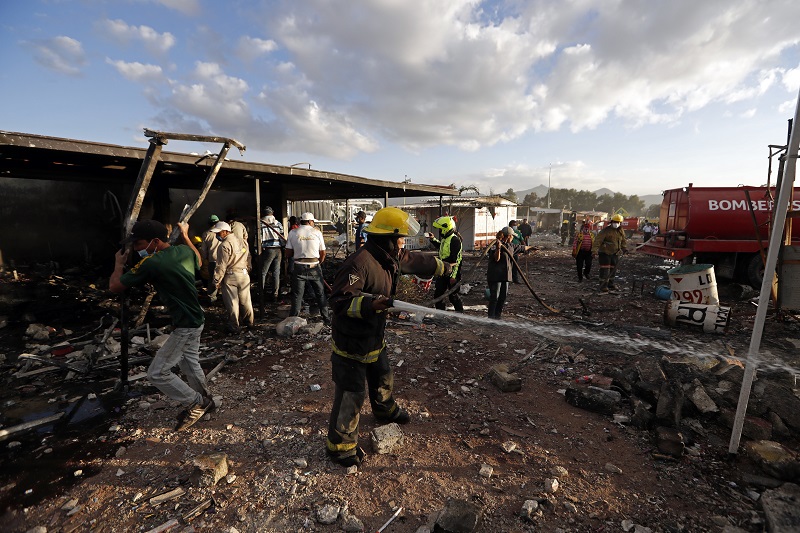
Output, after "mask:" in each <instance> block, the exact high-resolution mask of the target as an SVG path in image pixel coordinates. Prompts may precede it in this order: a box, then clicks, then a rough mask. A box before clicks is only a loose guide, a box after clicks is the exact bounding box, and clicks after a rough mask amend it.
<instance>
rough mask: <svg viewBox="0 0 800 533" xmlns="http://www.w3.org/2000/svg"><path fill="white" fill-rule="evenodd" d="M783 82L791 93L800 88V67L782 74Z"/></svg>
mask: <svg viewBox="0 0 800 533" xmlns="http://www.w3.org/2000/svg"><path fill="white" fill-rule="evenodd" d="M781 83H782V84H783V86H784V87H786V90H787V91H789V92H790V93H796V92H797V91H798V89H800V67H798V68H793V69H789V70H787V71H786V72H784V73H783V76H781Z"/></svg>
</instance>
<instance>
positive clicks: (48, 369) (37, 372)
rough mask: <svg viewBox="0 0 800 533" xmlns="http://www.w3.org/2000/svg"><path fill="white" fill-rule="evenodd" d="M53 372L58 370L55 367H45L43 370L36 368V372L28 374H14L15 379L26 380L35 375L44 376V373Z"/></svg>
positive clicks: (32, 371)
mask: <svg viewBox="0 0 800 533" xmlns="http://www.w3.org/2000/svg"><path fill="white" fill-rule="evenodd" d="M53 370H60V368H59V367H57V366H46V367H44V368H37V369H36V370H31V371H30V372H17V373H16V374H14V377H15V378H26V377H28V376H35V375H37V374H44V373H45V372H52V371H53Z"/></svg>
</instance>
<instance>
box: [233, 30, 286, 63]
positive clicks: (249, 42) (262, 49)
mask: <svg viewBox="0 0 800 533" xmlns="http://www.w3.org/2000/svg"><path fill="white" fill-rule="evenodd" d="M277 49H278V45H277V43H276V42H275V41H273V40H272V39H259V38H258V37H250V36H248V35H242V36H241V37H239V42H238V44H237V46H236V55H237V57H239V59H241V60H242V61H245V62H248V63H249V62H252V61H254V60H255V59H257V58H259V57H261V56H263V55H266V54H268V53H270V52H274V51H275V50H277Z"/></svg>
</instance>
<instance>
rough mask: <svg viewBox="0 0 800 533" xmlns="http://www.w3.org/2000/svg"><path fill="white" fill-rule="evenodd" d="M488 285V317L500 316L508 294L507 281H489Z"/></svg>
mask: <svg viewBox="0 0 800 533" xmlns="http://www.w3.org/2000/svg"><path fill="white" fill-rule="evenodd" d="M488 285H489V318H500V315H501V314H502V313H503V306H504V305H505V303H506V296H507V295H508V282H507V281H490V282H489V283H488Z"/></svg>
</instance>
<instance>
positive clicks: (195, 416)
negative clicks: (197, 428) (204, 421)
mask: <svg viewBox="0 0 800 533" xmlns="http://www.w3.org/2000/svg"><path fill="white" fill-rule="evenodd" d="M215 407H216V405H215V404H214V400H212V399H211V398H209V397H205V398H203V402H202V403H196V404H193V405H191V406H190V407H189V408H187V409H185V410H183V411H181V413H180V414H179V415H178V423H177V425H176V426H175V431H183V430H184V429H188V428H190V427H192V426H193V425H194V424H195V423H196V422H197V421H198V420H200V419H201V418H203V415H205V414H206V413H208V412H209V411H211V410H212V409H214V408H215Z"/></svg>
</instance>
